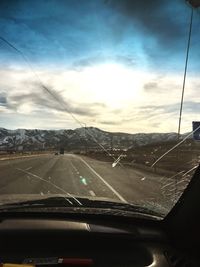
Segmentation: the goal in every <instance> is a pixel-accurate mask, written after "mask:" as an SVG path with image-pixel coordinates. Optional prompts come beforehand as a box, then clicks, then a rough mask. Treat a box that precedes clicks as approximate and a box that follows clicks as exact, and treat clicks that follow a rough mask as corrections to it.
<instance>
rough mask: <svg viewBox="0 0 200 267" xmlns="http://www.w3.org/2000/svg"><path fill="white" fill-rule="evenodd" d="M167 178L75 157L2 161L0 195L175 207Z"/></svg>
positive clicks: (44, 156)
mask: <svg viewBox="0 0 200 267" xmlns="http://www.w3.org/2000/svg"><path fill="white" fill-rule="evenodd" d="M163 181H164V180H163V177H160V176H158V175H155V174H153V173H148V172H146V171H139V170H136V169H133V168H132V167H120V165H117V166H116V167H115V168H112V166H111V163H108V162H102V161H98V160H94V159H91V158H88V157H85V156H77V155H72V154H65V155H58V156H56V155H53V154H52V155H50V154H49V155H42V156H37V157H32V158H21V159H14V160H5V161H0V195H3V194H41V195H44V194H59V193H61V194H63V193H69V194H73V195H77V196H93V197H95V196H96V197H106V198H110V199H115V200H120V201H123V202H133V203H139V204H140V203H146V202H152V203H160V204H161V205H164V206H167V207H168V206H169V205H172V203H171V200H170V197H168V198H167V199H166V196H165V195H163V193H162V187H163Z"/></svg>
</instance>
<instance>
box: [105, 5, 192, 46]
mask: <svg viewBox="0 0 200 267" xmlns="http://www.w3.org/2000/svg"><path fill="white" fill-rule="evenodd" d="M108 4H109V5H110V6H112V7H113V8H114V9H115V10H117V11H118V12H120V13H122V14H123V15H124V16H126V17H128V18H129V19H131V20H132V21H133V22H135V23H137V24H138V26H139V27H141V28H142V29H143V30H144V31H145V32H146V33H149V34H152V35H153V36H154V37H156V38H157V39H158V40H159V42H161V43H162V45H163V46H170V45H171V42H175V43H176V42H177V40H179V41H180V40H181V39H182V37H183V34H184V32H185V29H184V28H183V27H182V24H181V23H182V22H184V20H185V18H184V19H182V20H181V19H180V18H179V17H178V16H183V14H184V13H187V8H188V7H187V6H186V4H185V3H184V1H181V0H176V1H173V6H172V5H171V2H170V1H168V0H164V1H160V0H148V1H146V0H140V1H132V0H123V1H121V0H111V1H109V2H108ZM188 14H189V10H188ZM175 15H176V16H175Z"/></svg>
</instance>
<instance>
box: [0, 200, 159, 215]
mask: <svg viewBox="0 0 200 267" xmlns="http://www.w3.org/2000/svg"><path fill="white" fill-rule="evenodd" d="M67 199H68V200H69V202H66V198H65V197H64V196H51V197H45V198H44V197H43V198H39V199H35V200H27V201H18V202H11V203H7V204H2V205H0V212H15V211H24V210H25V211H33V210H34V211H35V210H42V209H48V211H49V208H50V210H51V211H52V212H54V211H55V210H56V211H61V210H62V212H67V211H69V210H71V211H72V212H81V213H83V212H85V213H88V212H90V213H91V212H93V211H94V210H95V213H96V212H97V211H99V213H100V214H101V212H102V211H105V212H106V213H107V214H109V213H110V214H111V213H112V214H114V213H115V214H118V215H119V214H121V215H131V214H132V215H135V214H140V215H144V216H150V217H156V218H158V219H162V218H163V215H162V214H161V213H159V212H156V211H154V210H152V209H150V208H147V207H143V206H140V205H134V204H129V203H122V202H115V201H110V200H107V199H106V200H105V199H104V200H102V198H89V197H78V198H77V197H76V199H77V200H78V201H80V202H81V203H82V205H81V206H80V205H78V203H77V201H75V200H74V197H71V198H67ZM71 203H72V204H71Z"/></svg>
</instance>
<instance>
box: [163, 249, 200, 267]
mask: <svg viewBox="0 0 200 267" xmlns="http://www.w3.org/2000/svg"><path fill="white" fill-rule="evenodd" d="M165 256H166V258H167V261H168V263H169V266H171V267H197V266H198V265H197V264H196V263H194V262H193V261H191V260H190V259H189V258H187V257H186V256H185V255H183V254H182V253H179V252H177V251H166V252H165Z"/></svg>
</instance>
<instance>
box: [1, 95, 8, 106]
mask: <svg viewBox="0 0 200 267" xmlns="http://www.w3.org/2000/svg"><path fill="white" fill-rule="evenodd" d="M6 104H7V98H6V96H5V95H4V94H1V93H0V106H6Z"/></svg>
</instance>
